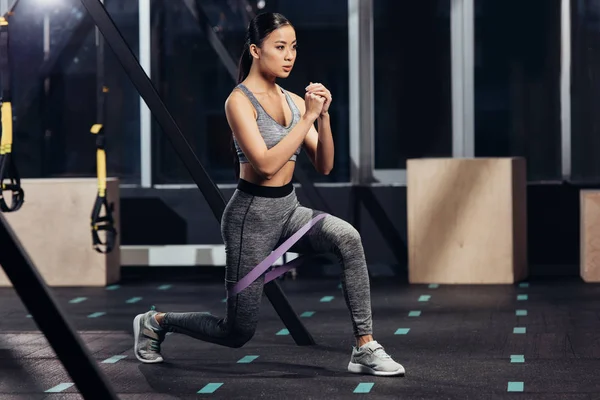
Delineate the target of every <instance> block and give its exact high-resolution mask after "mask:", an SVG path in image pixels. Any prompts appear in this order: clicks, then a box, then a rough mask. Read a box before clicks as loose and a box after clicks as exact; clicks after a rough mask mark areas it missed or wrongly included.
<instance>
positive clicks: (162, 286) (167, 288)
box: [158, 285, 173, 290]
mask: <svg viewBox="0 0 600 400" xmlns="http://www.w3.org/2000/svg"><path fill="white" fill-rule="evenodd" d="M171 287H173V285H160V286H159V287H158V290H169V289H171Z"/></svg>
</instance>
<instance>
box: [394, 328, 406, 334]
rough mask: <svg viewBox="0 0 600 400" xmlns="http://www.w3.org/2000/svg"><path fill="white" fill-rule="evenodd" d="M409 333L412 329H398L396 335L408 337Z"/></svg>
mask: <svg viewBox="0 0 600 400" xmlns="http://www.w3.org/2000/svg"><path fill="white" fill-rule="evenodd" d="M408 332H410V328H398V329H397V330H396V332H394V335H408Z"/></svg>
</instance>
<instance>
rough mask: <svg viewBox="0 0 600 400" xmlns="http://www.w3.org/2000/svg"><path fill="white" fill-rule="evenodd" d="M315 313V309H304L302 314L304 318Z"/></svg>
mask: <svg viewBox="0 0 600 400" xmlns="http://www.w3.org/2000/svg"><path fill="white" fill-rule="evenodd" d="M313 315H315V312H314V311H304V312H303V313H302V314H301V315H300V316H301V317H303V318H310V317H312V316H313Z"/></svg>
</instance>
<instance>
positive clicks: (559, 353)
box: [0, 278, 600, 400]
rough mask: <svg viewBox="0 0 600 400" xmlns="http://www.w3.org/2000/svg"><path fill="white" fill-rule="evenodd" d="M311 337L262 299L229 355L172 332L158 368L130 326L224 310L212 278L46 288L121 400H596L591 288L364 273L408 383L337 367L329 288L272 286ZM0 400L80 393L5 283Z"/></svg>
mask: <svg viewBox="0 0 600 400" xmlns="http://www.w3.org/2000/svg"><path fill="white" fill-rule="evenodd" d="M280 284H281V286H282V288H283V289H284V291H285V293H286V295H287V296H288V298H289V300H290V302H291V303H292V305H293V306H294V308H295V310H296V312H297V313H298V314H299V315H301V316H302V320H303V322H304V323H305V325H306V327H307V328H308V329H309V331H310V332H311V333H312V335H313V337H314V339H315V340H316V342H317V344H316V345H315V346H308V347H305V346H297V345H296V344H295V342H294V341H293V339H292V337H291V336H290V335H289V334H286V331H285V329H284V326H283V323H282V322H281V320H280V319H279V317H278V316H277V314H276V313H275V311H274V309H273V307H272V306H271V304H270V303H269V301H268V300H267V298H266V297H264V298H263V305H262V313H261V318H260V323H259V326H258V329H257V332H256V335H255V337H254V338H253V339H252V340H251V341H250V342H249V343H248V344H247V345H246V346H244V347H242V348H239V349H230V348H225V347H220V346H217V345H212V344H209V343H204V342H201V341H198V340H195V339H192V338H189V337H186V336H183V335H179V334H171V335H169V336H167V339H166V341H165V342H164V343H163V351H162V353H163V356H164V357H165V362H164V363H162V364H155V365H145V364H141V363H140V362H138V361H137V359H136V358H135V356H134V355H133V352H132V347H133V336H132V320H133V317H134V316H135V315H136V314H137V313H140V312H144V311H146V310H148V309H149V307H150V306H151V305H156V307H157V309H158V310H173V311H206V312H210V313H212V314H215V315H222V312H223V311H224V303H222V302H221V300H222V299H223V297H224V293H225V292H224V287H223V284H222V283H219V282H215V281H211V282H204V283H202V282H196V281H193V280H189V281H187V282H185V281H183V282H182V281H179V282H172V283H170V282H160V283H157V282H134V283H127V282H123V283H121V284H120V285H116V286H110V287H108V288H52V292H53V294H54V296H55V297H56V299H57V301H59V303H60V306H61V308H62V310H63V311H64V312H65V314H66V315H67V317H68V319H69V321H70V322H71V324H72V325H73V326H74V327H75V328H76V329H77V331H78V332H79V334H80V335H81V338H82V339H83V341H84V342H85V344H86V346H87V347H88V349H89V351H90V352H91V354H92V355H93V357H94V358H95V360H97V361H98V363H99V366H100V369H101V370H102V371H103V372H104V373H105V374H106V375H107V377H108V379H109V380H110V382H111V383H112V386H113V387H114V389H115V391H116V392H117V393H118V394H119V397H120V398H121V399H148V400H155V399H197V398H221V399H234V398H245V399H258V398H260V399H286V398H289V399H349V398H354V397H361V398H370V399H384V398H385V399H504V398H507V399H510V398H519V399H521V398H527V399H546V400H549V399H550V400H551V399H598V398H600V379H599V378H598V373H597V371H598V370H600V344H599V343H600V341H599V339H600V315H599V309H600V307H599V306H600V285H596V284H586V283H583V282H582V281H581V280H579V279H577V278H574V279H570V280H565V279H560V280H543V281H531V282H524V283H520V284H515V285H505V286H502V285H493V286H462V285H459V286H446V285H408V284H406V283H397V282H393V281H392V280H390V279H373V280H372V282H371V288H372V307H373V318H374V329H375V335H374V337H375V339H376V340H378V341H379V342H380V343H381V344H383V345H384V346H385V348H386V350H387V352H388V353H390V354H391V355H392V356H393V357H394V358H395V359H396V360H397V361H398V362H400V363H402V364H403V365H404V367H405V368H406V376H405V377H391V378H384V377H374V376H368V375H355V374H350V373H348V372H347V370H346V367H347V364H348V361H349V358H350V352H351V346H352V344H353V338H352V334H351V325H350V319H349V314H348V312H347V309H346V305H345V303H344V298H343V295H342V293H341V289H340V288H339V283H338V281H335V280H330V279H320V280H316V279H309V280H307V279H299V280H295V281H292V280H285V281H281V282H280ZM0 315H1V317H0V399H6V400H13V399H68V400H71V399H79V398H81V396H80V395H79V394H78V392H77V389H76V387H75V386H73V385H72V383H71V381H70V378H69V376H68V374H67V373H66V371H65V370H64V368H63V367H62V365H61V364H60V362H59V360H58V359H57V357H56V355H55V354H54V352H53V350H52V348H51V347H49V345H48V342H47V341H46V339H45V338H44V336H43V334H42V333H41V332H40V331H39V330H38V328H37V326H36V324H35V321H34V320H33V319H32V318H31V317H30V316H28V313H27V311H26V309H25V308H24V306H23V305H22V303H21V301H20V299H19V298H18V296H17V295H16V292H15V291H14V290H13V289H12V288H2V289H0Z"/></svg>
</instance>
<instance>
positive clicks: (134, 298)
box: [125, 297, 142, 304]
mask: <svg viewBox="0 0 600 400" xmlns="http://www.w3.org/2000/svg"><path fill="white" fill-rule="evenodd" d="M140 300H142V297H132V298H130V299H129V300H127V301H126V302H125V303H129V304H133V303H137V302H138V301H140Z"/></svg>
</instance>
